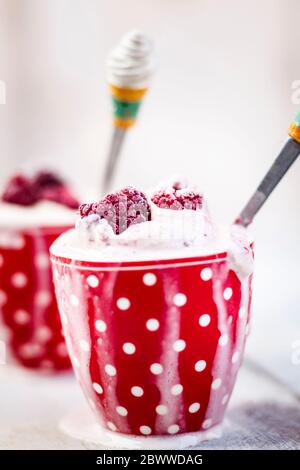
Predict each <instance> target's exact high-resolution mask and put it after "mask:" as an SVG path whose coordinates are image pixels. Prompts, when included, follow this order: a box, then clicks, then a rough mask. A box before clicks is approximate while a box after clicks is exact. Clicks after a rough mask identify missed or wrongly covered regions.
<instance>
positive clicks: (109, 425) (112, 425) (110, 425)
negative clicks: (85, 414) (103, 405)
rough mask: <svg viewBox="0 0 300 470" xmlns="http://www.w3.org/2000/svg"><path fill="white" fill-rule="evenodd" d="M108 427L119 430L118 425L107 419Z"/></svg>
mask: <svg viewBox="0 0 300 470" xmlns="http://www.w3.org/2000/svg"><path fill="white" fill-rule="evenodd" d="M106 424H107V427H108V428H109V429H110V430H111V431H114V432H115V431H116V430H117V426H116V425H115V424H114V423H113V422H112V421H107V423H106Z"/></svg>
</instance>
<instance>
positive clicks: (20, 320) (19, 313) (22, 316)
mask: <svg viewBox="0 0 300 470" xmlns="http://www.w3.org/2000/svg"><path fill="white" fill-rule="evenodd" d="M14 321H15V323H17V324H18V325H26V324H27V323H28V322H29V321H30V314H29V313H28V312H26V310H21V309H20V310H16V311H15V313H14Z"/></svg>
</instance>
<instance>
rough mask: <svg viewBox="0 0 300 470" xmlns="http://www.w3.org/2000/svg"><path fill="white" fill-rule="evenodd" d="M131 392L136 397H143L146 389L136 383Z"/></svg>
mask: <svg viewBox="0 0 300 470" xmlns="http://www.w3.org/2000/svg"><path fill="white" fill-rule="evenodd" d="M131 393H132V395H133V396H134V397H142V396H143V395H144V390H143V389H142V387H139V386H137V385H135V386H134V387H131Z"/></svg>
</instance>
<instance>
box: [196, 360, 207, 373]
mask: <svg viewBox="0 0 300 470" xmlns="http://www.w3.org/2000/svg"><path fill="white" fill-rule="evenodd" d="M205 368H206V361H204V360H203V359H201V360H200V361H197V362H196V364H195V371H196V372H202V371H203V370H204V369H205Z"/></svg>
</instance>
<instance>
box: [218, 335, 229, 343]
mask: <svg viewBox="0 0 300 470" xmlns="http://www.w3.org/2000/svg"><path fill="white" fill-rule="evenodd" d="M227 343H228V335H226V334H223V335H221V336H220V338H219V345H220V346H226V344H227Z"/></svg>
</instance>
